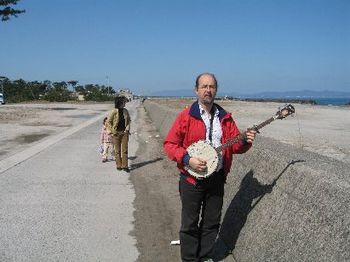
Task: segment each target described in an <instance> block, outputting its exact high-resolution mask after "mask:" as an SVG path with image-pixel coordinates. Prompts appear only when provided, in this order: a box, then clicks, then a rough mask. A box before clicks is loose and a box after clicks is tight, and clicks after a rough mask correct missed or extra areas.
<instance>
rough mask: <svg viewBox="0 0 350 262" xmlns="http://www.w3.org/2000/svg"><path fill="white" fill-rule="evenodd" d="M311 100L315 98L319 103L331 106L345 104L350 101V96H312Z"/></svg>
mask: <svg viewBox="0 0 350 262" xmlns="http://www.w3.org/2000/svg"><path fill="white" fill-rule="evenodd" d="M311 100H315V101H316V102H317V104H318V105H329V106H343V105H345V104H349V103H350V97H349V98H343V97H340V98H339V97H328V98H324V97H322V98H311Z"/></svg>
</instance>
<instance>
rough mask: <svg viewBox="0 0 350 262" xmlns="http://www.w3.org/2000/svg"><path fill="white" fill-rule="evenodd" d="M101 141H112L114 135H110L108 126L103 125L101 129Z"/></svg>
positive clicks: (102, 142)
mask: <svg viewBox="0 0 350 262" xmlns="http://www.w3.org/2000/svg"><path fill="white" fill-rule="evenodd" d="M100 143H101V144H104V143H112V137H111V136H110V135H108V133H107V128H106V127H102V129H101V135H100Z"/></svg>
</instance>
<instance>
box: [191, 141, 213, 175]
mask: <svg viewBox="0 0 350 262" xmlns="http://www.w3.org/2000/svg"><path fill="white" fill-rule="evenodd" d="M187 153H188V154H189V156H190V157H198V158H201V159H203V160H205V161H206V162H207V169H206V170H205V171H203V172H197V171H195V170H193V169H191V168H188V170H187V172H188V173H190V174H191V175H192V176H194V177H196V178H207V177H209V176H210V175H211V174H213V173H214V172H215V170H216V168H217V166H218V163H219V157H218V153H217V152H216V151H215V149H214V148H213V147H212V146H211V145H209V144H208V143H206V142H205V141H203V140H200V141H198V142H196V143H193V144H192V145H190V146H189V147H188V148H187Z"/></svg>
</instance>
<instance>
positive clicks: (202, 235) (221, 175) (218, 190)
mask: <svg viewBox="0 0 350 262" xmlns="http://www.w3.org/2000/svg"><path fill="white" fill-rule="evenodd" d="M217 88H218V84H217V80H216V77H215V76H214V74H211V73H203V74H200V75H199V76H198V77H197V79H196V84H195V92H196V95H197V101H196V102H194V103H193V104H192V105H191V106H190V107H188V108H186V109H184V110H183V111H182V112H180V113H179V114H178V116H177V117H176V119H175V121H174V123H173V125H172V127H171V128H170V130H169V132H168V134H167V136H166V138H165V140H164V143H163V147H164V150H165V152H166V154H167V155H168V157H169V159H170V160H173V161H175V162H176V163H177V167H178V169H179V171H180V181H179V191H180V198H181V204H182V210H181V228H180V247H181V258H182V260H183V261H212V260H210V259H211V258H210V251H211V249H212V246H213V245H214V242H215V239H216V236H217V233H218V230H219V227H220V219H221V209H222V204H223V196H224V184H225V181H226V176H227V174H228V173H229V172H230V168H231V164H232V154H241V153H244V152H246V151H247V150H248V149H249V148H250V147H251V145H252V142H253V141H254V138H255V135H256V131H255V130H247V131H246V132H245V136H243V137H244V139H242V140H240V141H239V142H237V143H235V144H233V145H231V146H230V147H228V148H226V149H224V150H223V152H222V153H219V164H218V166H217V168H216V170H215V171H214V173H213V174H212V175H211V176H209V177H207V178H202V179H197V178H196V177H194V176H191V174H190V173H188V172H187V170H188V169H189V168H190V169H191V170H195V171H197V172H203V171H204V170H206V168H207V166H206V164H207V163H206V161H205V160H203V159H200V158H198V157H190V156H189V154H188V153H187V151H186V149H187V148H188V147H189V146H190V145H191V144H193V143H195V142H197V141H199V140H205V141H206V142H207V143H210V144H211V145H212V146H213V147H215V148H216V147H218V146H220V145H222V144H224V143H225V142H226V141H227V140H228V139H232V138H234V137H236V136H237V135H239V134H240V131H239V129H238V128H237V126H236V123H235V121H234V120H233V119H232V116H231V114H230V113H228V112H226V111H225V110H224V109H223V108H222V107H221V106H219V105H217V104H215V103H214V99H215V96H216V93H217Z"/></svg>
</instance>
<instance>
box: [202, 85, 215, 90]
mask: <svg viewBox="0 0 350 262" xmlns="http://www.w3.org/2000/svg"><path fill="white" fill-rule="evenodd" d="M198 88H199V89H201V90H205V89H208V88H209V90H216V85H201V86H199V87H198Z"/></svg>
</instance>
